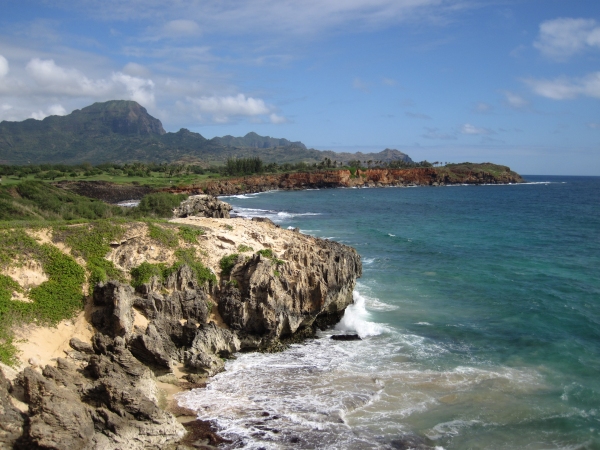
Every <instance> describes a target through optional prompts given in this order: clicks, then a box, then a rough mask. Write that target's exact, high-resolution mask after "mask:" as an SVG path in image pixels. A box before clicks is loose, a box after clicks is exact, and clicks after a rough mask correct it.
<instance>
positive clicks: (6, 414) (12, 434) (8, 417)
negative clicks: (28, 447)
mask: <svg viewBox="0 0 600 450" xmlns="http://www.w3.org/2000/svg"><path fill="white" fill-rule="evenodd" d="M11 388H12V386H11V383H10V381H8V380H7V379H6V378H5V377H4V374H3V373H2V370H0V448H13V446H14V444H15V442H16V441H17V439H19V438H20V437H21V435H22V434H23V427H24V425H25V417H24V415H23V414H22V413H21V411H19V410H18V409H17V408H15V407H14V406H13V404H12V402H11V396H10V394H9V392H10V391H11Z"/></svg>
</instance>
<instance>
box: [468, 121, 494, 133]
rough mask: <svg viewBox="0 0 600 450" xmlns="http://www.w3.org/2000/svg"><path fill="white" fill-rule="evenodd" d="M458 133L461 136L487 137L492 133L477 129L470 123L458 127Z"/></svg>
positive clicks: (487, 130)
mask: <svg viewBox="0 0 600 450" xmlns="http://www.w3.org/2000/svg"><path fill="white" fill-rule="evenodd" d="M460 132H461V133H462V134H470V135H487V134H493V133H494V132H493V131H492V130H489V129H487V128H479V127H476V126H474V125H471V124H470V123H465V124H464V125H463V126H462V127H460Z"/></svg>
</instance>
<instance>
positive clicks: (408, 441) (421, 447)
mask: <svg viewBox="0 0 600 450" xmlns="http://www.w3.org/2000/svg"><path fill="white" fill-rule="evenodd" d="M390 446H391V448H393V449H394V450H434V446H433V444H432V442H431V441H430V440H429V439H427V438H423V437H421V436H418V435H416V434H405V435H404V436H402V437H401V438H399V439H394V440H393V441H391V442H390Z"/></svg>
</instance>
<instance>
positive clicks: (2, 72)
mask: <svg viewBox="0 0 600 450" xmlns="http://www.w3.org/2000/svg"><path fill="white" fill-rule="evenodd" d="M8 70H9V66H8V60H7V59H6V58H5V57H4V56H2V55H0V78H3V77H5V76H6V75H8Z"/></svg>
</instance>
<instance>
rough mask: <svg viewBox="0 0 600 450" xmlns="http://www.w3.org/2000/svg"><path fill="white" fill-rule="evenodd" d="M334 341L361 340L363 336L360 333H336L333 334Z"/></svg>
mask: <svg viewBox="0 0 600 450" xmlns="http://www.w3.org/2000/svg"><path fill="white" fill-rule="evenodd" d="M331 339H333V340H334V341H361V340H362V338H361V337H360V336H359V335H358V334H334V335H333V336H331Z"/></svg>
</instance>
